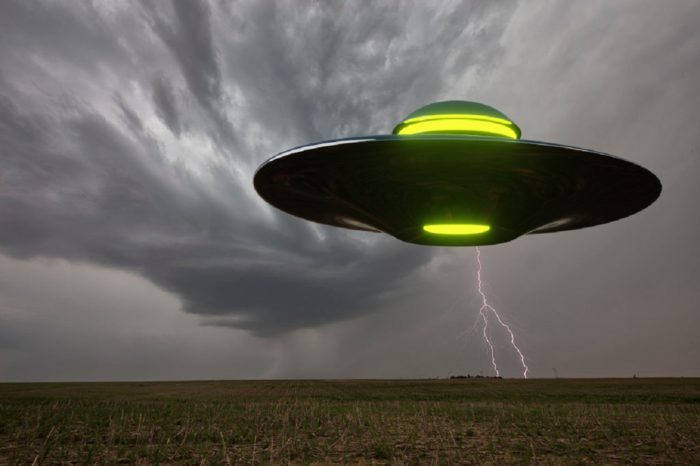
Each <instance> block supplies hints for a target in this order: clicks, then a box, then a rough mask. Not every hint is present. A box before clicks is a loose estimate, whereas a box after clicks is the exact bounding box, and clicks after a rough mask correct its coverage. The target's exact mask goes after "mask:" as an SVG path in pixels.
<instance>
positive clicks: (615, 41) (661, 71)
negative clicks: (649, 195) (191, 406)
mask: <svg viewBox="0 0 700 466" xmlns="http://www.w3.org/2000/svg"><path fill="white" fill-rule="evenodd" d="M699 23H700V4H698V3H697V2H695V1H687V2H683V1H674V2H663V3H662V2H653V1H648V2H638V1H634V2H632V1H621V2H565V1H561V2H543V1H541V2H540V1H535V2H530V1H528V2H520V3H516V2H485V1H484V2H437V1H436V2H415V3H408V2H398V1H397V2H385V1H383V2H374V3H363V4H362V5H361V6H358V5H357V4H355V3H346V4H341V3H337V4H333V5H331V4H330V3H325V2H310V1H309V2H298V1H289V2H283V1H279V2H272V1H269V2H267V1H265V2H261V1H238V2H212V3H205V2H194V1H191V2H172V3H166V2H144V3H139V2H132V3H127V2H118V3H115V2H92V3H88V2H42V1H39V2H22V1H16V2H15V1H6V2H1V3H0V380H64V379H121V378H138V379H158V378H180V379H183V378H184V379H186V378H239V377H240V378H255V377H422V376H445V375H449V374H450V373H464V372H471V373H478V372H480V371H481V372H483V373H484V374H487V373H488V369H489V363H488V358H487V354H486V352H485V349H484V347H483V343H482V341H481V340H480V338H479V333H478V330H477V329H476V328H475V322H476V317H477V311H478V301H477V293H476V289H475V285H474V278H475V269H474V266H475V259H474V250H473V249H469V248H464V249H459V248H448V249H441V248H426V247H419V246H414V245H409V244H404V243H400V242H398V241H396V240H393V239H392V238H389V237H385V236H382V235H375V234H371V233H360V232H350V231H344V230H340V229H334V228H331V227H324V226H317V225H313V224H309V223H307V222H304V221H302V220H299V219H296V218H293V217H290V216H288V215H286V214H282V213H280V212H278V211H275V210H274V209H273V208H271V207H270V206H268V205H267V204H265V203H264V202H263V201H262V200H260V199H259V198H258V197H257V195H256V194H255V192H254V190H253V189H252V183H251V181H252V175H253V173H254V171H255V169H256V167H257V166H258V165H259V164H260V163H261V162H262V161H264V160H265V159H266V158H268V157H270V156H272V155H274V154H275V153H277V152H280V151H282V150H285V149H288V148H290V147H293V146H296V145H300V144H305V143H310V142H314V141H318V140H323V139H330V138H335V137H345V136H353V135H367V134H379V133H388V132H390V130H391V128H392V127H393V126H394V125H395V124H396V122H398V121H399V120H400V119H401V117H402V116H403V115H406V114H408V113H410V112H411V111H412V110H414V109H416V108H417V107H419V106H421V105H424V104H427V103H430V102H432V101H436V100H446V99H464V100H476V101H481V102H484V103H487V104H489V105H493V106H494V107H496V108H498V109H499V110H502V111H503V112H505V113H506V114H507V115H509V116H510V117H511V118H513V119H514V120H515V121H516V122H517V123H518V124H519V126H520V127H521V128H522V130H523V137H525V138H527V139H539V140H545V141H550V142H556V143H562V144H571V145H575V146H581V147H586V148H590V149H596V150H601V151H604V152H608V153H612V154H615V155H618V156H620V157H623V158H626V159H629V160H631V161H634V162H637V163H639V164H641V165H643V166H645V167H647V168H649V169H650V170H652V171H653V172H654V173H656V174H657V175H658V176H659V177H660V179H661V181H662V183H663V185H664V191H663V193H662V195H661V197H660V199H659V200H658V201H657V202H656V203H655V204H653V205H652V206H651V207H650V208H648V209H647V210H645V211H643V212H641V213H640V214H638V215H635V216H633V217H630V218H627V219H624V220H622V221H619V222H616V223H612V224H609V225H603V226H599V227H596V228H591V229H587V230H579V231H575V232H567V233H560V234H551V235H537V236H533V237H523V238H520V239H518V240H516V241H514V242H512V243H508V244H504V245H498V246H493V247H488V248H484V249H483V253H482V258H483V261H484V265H485V267H486V270H485V271H484V276H485V279H486V281H487V290H488V292H489V293H490V296H491V297H492V301H493V302H494V303H495V304H496V306H497V307H498V308H499V309H501V310H502V312H503V313H504V315H505V317H506V318H507V320H508V321H509V322H511V323H512V324H513V327H514V328H515V329H516V330H517V336H518V341H519V342H520V343H521V345H522V347H523V348H524V350H525V353H526V356H527V358H528V363H529V365H530V367H531V370H532V372H531V373H532V375H533V376H550V375H552V369H553V368H557V369H558V371H559V373H560V374H561V375H562V376H609V375H620V376H628V375H631V374H632V373H635V372H638V373H639V374H641V375H698V373H699V372H700V343H698V342H699V341H700V338H699V337H700V335H699V334H698V333H699V332H698V328H700V312H698V311H699V310H700V309H698V307H699V305H698V303H699V302H700V287H699V286H698V285H700V283H698V277H699V276H700V275H699V274H700V249H699V248H698V246H697V244H696V238H697V237H698V236H699V233H700V216H698V215H697V211H698V207H697V203H698V199H700V183H698V181H697V178H698V176H699V175H700V161H699V156H700V154H698V146H699V144H700V131H698V128H700V116H698V111H697V109H698V108H700V92H698V82H700V31H698V28H697V24H699ZM494 337H495V338H496V339H497V340H498V347H497V350H498V355H499V359H500V360H501V361H502V366H503V368H504V371H503V372H504V374H505V375H507V376H516V375H517V374H518V371H517V365H516V360H515V359H514V357H513V354H512V353H510V352H509V351H508V347H507V346H506V344H505V343H506V340H505V339H504V335H500V334H498V333H496V334H495V335H494Z"/></svg>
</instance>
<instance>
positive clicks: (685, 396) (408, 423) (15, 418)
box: [0, 379, 700, 464]
mask: <svg viewBox="0 0 700 466" xmlns="http://www.w3.org/2000/svg"><path fill="white" fill-rule="evenodd" d="M32 463H35V464H94V463H97V464H159V463H160V464H229V463H230V464H268V463H281V464H288V463H292V464H308V463H316V464H321V463H346V464H358V463H359V464H370V463H374V464H454V463H460V464H699V463H700V379H636V380H632V379H626V380H620V379H618V380H528V381H521V380H494V379H470V380H455V381H450V380H424V381H403V380H399V381H240V382H223V381H222V382H147V383H138V382H133V383H31V384H0V464H32Z"/></svg>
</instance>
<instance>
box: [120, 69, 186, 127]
mask: <svg viewBox="0 0 700 466" xmlns="http://www.w3.org/2000/svg"><path fill="white" fill-rule="evenodd" d="M153 105H155V108H156V113H158V116H160V117H161V118H162V119H163V122H165V124H166V125H168V128H170V131H172V132H173V133H175V134H177V135H178V136H179V135H180V132H181V131H182V123H181V122H180V111H179V109H178V104H177V100H176V97H175V93H174V92H173V89H172V88H171V87H170V83H168V81H166V80H165V79H164V78H163V77H162V76H159V77H157V78H156V79H155V80H154V81H153ZM123 110H124V111H125V114H126V115H127V116H128V117H129V118H131V119H133V116H132V115H133V113H128V112H129V110H127V109H123Z"/></svg>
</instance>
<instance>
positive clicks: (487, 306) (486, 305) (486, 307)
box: [476, 247, 530, 379]
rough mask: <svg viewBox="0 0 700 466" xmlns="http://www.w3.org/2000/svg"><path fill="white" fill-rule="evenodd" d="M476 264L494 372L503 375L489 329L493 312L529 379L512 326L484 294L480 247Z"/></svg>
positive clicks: (484, 328)
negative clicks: (508, 337)
mask: <svg viewBox="0 0 700 466" xmlns="http://www.w3.org/2000/svg"><path fill="white" fill-rule="evenodd" d="M476 263H477V264H478V268H477V270H476V279H477V285H478V290H479V294H480V295H481V308H480V309H479V316H480V317H481V319H482V320H483V321H484V327H483V335H484V341H485V342H486V346H488V347H489V351H490V353H491V365H492V366H493V371H494V372H495V373H496V377H498V376H500V375H501V373H500V372H499V370H498V365H497V364H496V352H495V351H494V347H493V342H492V341H491V338H490V337H489V335H488V328H489V319H488V313H489V312H491V313H492V314H493V315H494V316H495V317H496V320H498V323H499V324H501V327H503V328H504V329H505V330H506V332H508V335H510V345H511V346H512V347H513V349H514V350H515V352H516V353H517V354H518V356H519V357H520V365H521V366H522V368H523V377H524V378H526V379H527V373H528V372H529V370H530V369H529V368H528V367H527V364H525V355H524V354H523V352H522V351H520V348H519V347H518V345H517V344H516V343H515V334H514V333H513V330H512V329H511V328H510V326H509V325H508V324H506V323H505V322H503V319H501V316H500V315H499V314H498V311H497V310H496V308H494V307H493V306H491V305H490V304H489V302H488V300H487V299H486V293H484V290H483V286H482V285H483V282H482V281H481V251H480V250H479V248H478V247H477V248H476Z"/></svg>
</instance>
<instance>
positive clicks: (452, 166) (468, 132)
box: [254, 101, 661, 246]
mask: <svg viewBox="0 0 700 466" xmlns="http://www.w3.org/2000/svg"><path fill="white" fill-rule="evenodd" d="M254 185H255V189H256V190H257V192H258V194H259V195H260V196H261V197H262V198H263V199H265V200H266V201H267V202H269V203H270V204H272V205H273V206H275V207H277V208H278V209H281V210H283V211H284V212H287V213H289V214H292V215H296V216H298V217H301V218H304V219H307V220H311V221H314V222H318V223H323V224H327V225H334V226H338V227H344V228H351V229H355V230H367V231H378V232H384V233H387V234H389V235H391V236H394V237H396V238H398V239H400V240H402V241H406V242H409V243H417V244H424V245H434V246H480V245H488V244H497V243H503V242H506V241H511V240H513V239H515V238H517V237H519V236H521V235H525V234H533V233H550V232H556V231H564V230H575V229H578V228H585V227H590V226H593V225H599V224H602V223H607V222H611V221H614V220H618V219H620V218H623V217H627V216H628V215H632V214H634V213H636V212H638V211H640V210H642V209H644V208H645V207H647V206H648V205H650V204H651V203H652V202H654V200H655V199H656V198H657V197H658V196H659V194H660V193H661V183H660V182H659V180H658V178H657V177H656V176H655V175H654V174H652V173H651V172H650V171H648V170H646V169H645V168H642V167H640V166H639V165H636V164H634V163H632V162H628V161H626V160H623V159H620V158H617V157H614V156H611V155H608V154H603V153H600V152H594V151H590V150H586V149H580V148H576V147H568V146H562V145H558V144H549V143H544V142H538V141H527V140H522V139H520V128H518V126H517V125H516V124H515V123H513V122H512V121H511V120H510V119H509V118H508V117H507V116H505V115H504V114H503V113H501V112H499V111H498V110H496V109H494V108H492V107H489V106H487V105H483V104H479V103H475V102H464V101H448V102H438V103H434V104H430V105H427V106H425V107H422V108H420V109H418V110H416V111H415V112H413V113H412V114H410V115H408V117H406V119H404V120H403V121H402V122H401V123H400V124H399V125H397V126H396V128H394V131H393V134H391V135H382V136H367V137H357V138H349V139H338V140H332V141H324V142H320V143H315V144H309V145H305V146H301V147H297V148H294V149H290V150H288V151H285V152H282V153H280V154H278V155H276V156H274V157H272V158H271V159H269V160H268V161H266V162H265V163H263V164H262V165H261V166H260V168H258V171H257V172H256V174H255V177H254Z"/></svg>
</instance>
